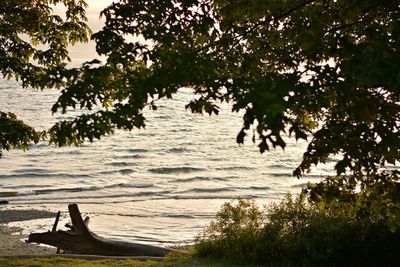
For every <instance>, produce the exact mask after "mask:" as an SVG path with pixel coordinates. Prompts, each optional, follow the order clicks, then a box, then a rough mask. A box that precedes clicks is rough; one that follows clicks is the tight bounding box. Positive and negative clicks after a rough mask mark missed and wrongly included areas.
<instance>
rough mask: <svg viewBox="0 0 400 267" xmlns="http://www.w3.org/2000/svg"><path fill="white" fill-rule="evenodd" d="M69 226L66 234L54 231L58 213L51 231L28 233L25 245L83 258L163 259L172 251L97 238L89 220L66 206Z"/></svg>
mask: <svg viewBox="0 0 400 267" xmlns="http://www.w3.org/2000/svg"><path fill="white" fill-rule="evenodd" d="M68 210H69V215H70V217H71V222H72V225H69V224H67V225H66V226H67V227H68V228H70V230H68V231H62V230H58V231H57V224H58V220H59V217H60V212H59V213H57V216H56V220H55V222H54V226H53V228H52V231H48V232H44V233H32V234H30V235H29V237H28V240H26V242H27V243H39V244H46V245H50V246H54V247H57V250H58V252H59V250H60V249H61V250H63V251H64V253H70V254H85V255H103V256H152V257H164V256H165V255H166V254H168V253H169V252H171V251H175V250H173V249H168V248H163V247H158V246H151V245H145V244H139V243H129V242H123V241H116V240H111V239H106V238H103V237H100V236H98V235H96V234H94V233H93V232H91V231H90V230H89V228H88V224H89V217H86V219H85V220H83V219H82V216H81V213H80V212H79V209H78V205H76V204H70V205H69V206H68Z"/></svg>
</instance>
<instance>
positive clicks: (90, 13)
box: [60, 0, 113, 62]
mask: <svg viewBox="0 0 400 267" xmlns="http://www.w3.org/2000/svg"><path fill="white" fill-rule="evenodd" d="M86 2H87V4H88V5H89V7H88V9H87V13H86V16H87V18H88V25H89V27H90V28H91V30H92V31H93V32H94V33H95V32H97V31H99V30H100V29H101V27H102V26H103V23H104V19H103V18H100V12H101V11H102V10H103V9H104V8H105V7H107V6H108V5H110V4H111V3H112V2H113V0H86ZM60 10H61V9H60ZM69 51H70V57H71V59H72V61H73V62H77V61H79V62H82V61H87V60H92V59H94V58H100V57H99V56H98V55H97V54H96V50H95V44H94V42H93V41H89V43H86V44H76V45H74V46H71V47H70V48H69Z"/></svg>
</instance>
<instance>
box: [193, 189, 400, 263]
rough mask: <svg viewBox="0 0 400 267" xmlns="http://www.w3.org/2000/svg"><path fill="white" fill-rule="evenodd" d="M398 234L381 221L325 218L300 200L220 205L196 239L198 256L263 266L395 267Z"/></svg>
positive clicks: (288, 198) (338, 215) (398, 259)
mask: <svg viewBox="0 0 400 267" xmlns="http://www.w3.org/2000/svg"><path fill="white" fill-rule="evenodd" d="M398 241H400V234H399V233H398V232H393V231H390V229H389V228H388V227H387V225H386V224H385V223H384V222H383V221H369V222H368V221H365V220H359V219H357V217H352V216H348V215H346V212H341V213H336V215H335V216H332V215H331V214H328V213H326V212H325V211H324V210H322V209H320V208H319V207H317V206H316V205H315V204H313V202H310V201H309V199H308V198H306V197H305V196H304V195H302V194H301V195H299V196H296V197H293V196H291V195H287V196H286V198H285V199H284V200H283V201H282V202H280V203H277V204H271V205H269V206H268V207H266V208H265V210H264V211H261V210H260V209H259V208H257V207H256V205H255V204H254V202H253V201H247V200H242V199H240V200H238V201H237V202H236V203H225V204H224V205H223V207H222V209H221V210H220V211H219V212H218V214H217V216H216V219H215V221H213V222H212V223H211V224H210V226H208V227H207V228H206V229H205V230H204V231H203V232H202V233H201V234H200V235H199V236H198V238H197V241H196V245H195V248H196V251H197V253H198V254H199V255H200V256H206V257H214V258H223V259H225V260H228V261H231V262H235V263H238V262H239V263H247V264H249V263H252V264H254V265H257V264H259V265H260V264H261V265H263V266H264V265H266V266H399V265H400V256H399V254H398V250H399V248H400V245H399V242H398Z"/></svg>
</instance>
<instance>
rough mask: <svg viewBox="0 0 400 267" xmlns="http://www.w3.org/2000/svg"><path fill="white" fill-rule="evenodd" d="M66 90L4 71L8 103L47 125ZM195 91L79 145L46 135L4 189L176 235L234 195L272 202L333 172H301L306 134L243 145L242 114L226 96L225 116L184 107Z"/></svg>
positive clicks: (10, 167)
mask: <svg viewBox="0 0 400 267" xmlns="http://www.w3.org/2000/svg"><path fill="white" fill-rule="evenodd" d="M57 96H58V92H57V91H51V90H47V91H42V92H37V91H32V90H23V89H21V88H20V86H19V84H18V83H16V82H13V81H6V80H0V110H2V111H11V112H14V113H16V114H17V115H18V116H19V117H20V118H22V119H24V120H26V121H27V122H29V123H30V124H31V125H33V126H35V127H37V128H38V129H46V128H48V127H50V126H51V125H52V123H54V122H55V121H56V120H58V119H62V118H64V117H62V116H60V115H57V114H56V115H54V116H51V112H50V108H51V105H52V104H53V103H54V102H55V100H56V99H57ZM192 98H193V95H192V94H191V93H190V91H189V90H187V89H182V90H181V91H180V92H179V93H178V94H177V95H176V96H175V97H174V100H169V101H161V102H159V103H158V104H159V109H158V110H157V111H146V114H147V119H148V120H147V126H146V129H144V130H134V131H132V132H124V131H118V132H116V134H115V135H113V136H109V137H105V138H103V139H102V140H101V141H96V142H94V143H87V144H85V145H84V146H82V147H79V148H78V147H64V148H55V147H53V146H48V145H47V144H46V143H41V144H38V145H36V146H31V147H30V149H29V150H28V151H26V152H23V151H19V150H13V151H11V152H8V153H5V156H4V158H2V159H0V198H2V199H8V200H9V201H10V205H9V207H13V208H15V207H16V208H26V207H27V206H29V207H33V208H45V209H50V210H54V211H57V210H61V211H64V213H63V220H64V221H65V222H67V221H68V216H67V214H66V210H67V204H68V203H71V202H74V203H78V204H79V206H80V209H81V211H82V212H83V213H85V214H88V215H89V216H90V217H91V228H92V230H93V231H95V232H96V233H99V234H101V235H104V236H109V237H113V238H124V239H127V240H131V241H141V242H147V243H163V242H171V243H174V242H185V241H190V240H192V239H193V238H194V236H195V235H196V233H198V231H199V230H200V229H201V228H202V227H204V226H205V225H206V224H208V223H209V222H210V221H211V220H212V218H213V216H214V214H215V212H216V211H217V210H218V208H219V207H220V206H221V205H222V204H223V203H224V202H226V201H230V200H232V199H235V198H238V197H242V198H252V199H255V200H256V201H257V202H258V203H260V204H266V203H268V202H271V201H274V200H277V199H279V198H281V197H282V196H283V195H284V194H285V193H286V192H299V190H300V188H301V187H302V186H304V184H306V183H307V181H309V180H313V181H318V180H319V177H320V175H323V174H326V173H327V172H328V169H329V167H326V166H325V167H324V166H323V167H321V168H319V169H317V170H316V171H315V172H313V173H312V174H313V175H310V176H308V177H306V178H304V179H296V178H293V177H292V176H291V174H292V171H293V169H294V168H295V167H296V166H297V164H298V163H299V161H300V159H301V156H302V153H303V152H304V149H305V145H306V144H305V143H301V142H295V141H294V140H288V145H287V147H286V149H285V151H282V150H276V151H271V152H268V153H264V154H263V155H261V154H260V153H259V152H258V150H257V147H256V146H255V145H254V144H252V143H251V140H250V139H249V140H247V142H246V143H245V145H244V146H238V145H237V144H236V142H235V138H236V134H237V133H238V131H239V130H240V127H241V117H240V114H236V113H231V112H230V107H229V106H228V105H221V114H220V115H219V116H212V117H210V116H208V115H204V116H202V115H193V114H191V113H190V112H188V111H185V108H184V107H185V104H187V103H188V101H189V100H190V99H192ZM76 114H79V112H78V111H71V112H69V113H67V115H66V117H67V118H72V117H74V116H76ZM328 166H329V164H328ZM49 227H50V225H49ZM31 228H33V229H34V228H35V224H34V223H33V224H31Z"/></svg>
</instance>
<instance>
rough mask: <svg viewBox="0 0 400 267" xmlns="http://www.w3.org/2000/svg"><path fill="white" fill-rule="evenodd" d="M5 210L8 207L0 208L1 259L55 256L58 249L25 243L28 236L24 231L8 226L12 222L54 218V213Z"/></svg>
mask: <svg viewBox="0 0 400 267" xmlns="http://www.w3.org/2000/svg"><path fill="white" fill-rule="evenodd" d="M4 208H7V206H4V207H1V208H0V257H3V256H22V255H24V256H25V255H29V256H31V255H32V256H37V255H55V253H56V251H57V250H56V248H52V247H48V246H39V245H35V244H28V243H25V242H24V241H23V240H24V239H26V238H27V237H28V236H27V235H26V234H24V233H23V230H24V229H23V228H21V227H15V226H9V225H8V223H10V222H20V221H29V220H36V219H45V218H54V217H55V213H54V212H50V211H46V210H35V209H25V210H18V209H4Z"/></svg>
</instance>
